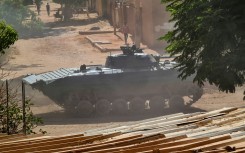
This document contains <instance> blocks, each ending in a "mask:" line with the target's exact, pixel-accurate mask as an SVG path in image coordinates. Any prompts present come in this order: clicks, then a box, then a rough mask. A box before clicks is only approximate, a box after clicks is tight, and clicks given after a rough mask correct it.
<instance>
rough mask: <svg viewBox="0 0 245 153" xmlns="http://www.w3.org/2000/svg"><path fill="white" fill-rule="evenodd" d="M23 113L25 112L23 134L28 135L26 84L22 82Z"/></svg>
mask: <svg viewBox="0 0 245 153" xmlns="http://www.w3.org/2000/svg"><path fill="white" fill-rule="evenodd" d="M22 111H23V133H24V135H26V92H25V83H24V81H22Z"/></svg>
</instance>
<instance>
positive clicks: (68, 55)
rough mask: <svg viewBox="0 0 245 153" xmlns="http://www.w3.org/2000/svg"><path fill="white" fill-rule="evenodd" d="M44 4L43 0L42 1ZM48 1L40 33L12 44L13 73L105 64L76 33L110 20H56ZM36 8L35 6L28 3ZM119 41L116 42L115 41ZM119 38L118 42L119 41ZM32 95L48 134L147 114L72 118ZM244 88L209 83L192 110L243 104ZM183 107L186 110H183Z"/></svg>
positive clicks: (103, 26) (10, 67)
mask: <svg viewBox="0 0 245 153" xmlns="http://www.w3.org/2000/svg"><path fill="white" fill-rule="evenodd" d="M44 4H46V3H45V1H44ZM50 5H51V16H48V15H47V13H46V12H45V5H42V8H41V15H40V18H41V19H42V21H43V22H44V23H46V30H45V32H44V34H43V35H42V36H36V37H32V38H28V39H20V40H18V41H17V42H16V44H15V45H14V46H13V51H12V53H11V54H10V60H9V63H8V64H7V65H6V67H5V68H7V69H8V70H10V71H12V72H13V73H12V74H13V75H12V77H21V76H23V75H26V74H30V73H41V72H46V71H51V70H55V69H58V68H61V67H79V65H81V64H104V62H105V58H106V56H107V55H108V53H101V52H100V51H99V50H97V49H95V48H94V47H93V46H92V45H91V44H90V43H89V42H88V41H87V40H86V39H85V36H83V35H79V33H78V32H79V31H81V30H84V31H86V30H88V29H90V28H91V27H94V26H96V27H100V28H101V29H107V30H108V29H110V28H111V27H110V26H108V25H109V23H107V22H106V21H103V20H96V19H95V18H96V14H91V18H92V19H94V20H91V19H90V20H86V19H87V16H86V15H85V14H82V15H79V16H78V17H76V18H77V19H78V18H79V19H82V20H83V21H79V20H78V21H74V22H69V23H63V22H59V21H57V20H56V19H54V17H53V16H52V14H54V13H55V12H54V11H55V10H56V9H57V8H59V7H60V6H59V5H57V4H54V3H50ZM30 8H31V9H33V10H35V7H34V6H30ZM117 43H118V42H117ZM120 43H122V44H123V41H122V42H119V44H120ZM27 91H29V92H30V93H29V94H28V95H29V96H31V97H32V99H33V102H34V107H33V108H32V110H33V112H34V113H35V114H38V115H39V116H41V117H43V119H44V125H43V126H40V127H39V128H42V129H43V130H46V131H47V132H48V134H50V135H56V134H67V133H77V132H81V131H83V130H87V129H91V128H96V127H101V126H107V125H120V124H123V122H130V121H134V120H138V119H143V118H147V117H149V115H146V116H142V115H139V116H129V115H127V116H119V117H111V116H107V117H103V118H102V117H92V118H84V119H81V118H74V117H71V116H67V114H65V113H64V112H63V110H62V108H60V107H59V106H57V105H56V104H55V103H54V102H53V101H51V100H50V99H49V98H48V97H45V96H43V95H42V94H41V93H40V92H38V91H32V90H31V89H30V88H28V90H27ZM242 92H243V89H242V88H239V89H238V92H237V93H236V94H225V93H219V92H218V90H217V89H215V88H214V87H212V86H206V87H205V94H204V95H203V97H202V98H201V99H200V100H199V101H198V102H197V103H195V104H194V105H193V107H195V108H193V111H202V110H204V111H205V110H214V109H218V108H221V107H227V106H235V107H240V106H245V102H243V101H242ZM184 111H185V110H184Z"/></svg>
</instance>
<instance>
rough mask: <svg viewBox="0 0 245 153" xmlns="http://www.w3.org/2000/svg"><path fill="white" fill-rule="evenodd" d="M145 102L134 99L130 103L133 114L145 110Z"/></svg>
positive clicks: (140, 99)
mask: <svg viewBox="0 0 245 153" xmlns="http://www.w3.org/2000/svg"><path fill="white" fill-rule="evenodd" d="M145 102H146V101H145V100H144V99H143V98H140V97H134V98H133V99H131V101H130V109H131V110H132V111H133V112H143V111H144V110H145Z"/></svg>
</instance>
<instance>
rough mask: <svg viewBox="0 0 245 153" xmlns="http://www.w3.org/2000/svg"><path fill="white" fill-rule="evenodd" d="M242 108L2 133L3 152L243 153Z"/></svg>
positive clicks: (244, 123) (244, 121) (244, 126)
mask: <svg viewBox="0 0 245 153" xmlns="http://www.w3.org/2000/svg"><path fill="white" fill-rule="evenodd" d="M244 117H245V109H242V108H240V109H237V108H223V109H220V110H215V111H211V112H205V113H201V112H198V113H190V114H183V113H178V114H172V115H166V116H161V117H157V118H152V119H147V120H142V121H137V122H134V123H129V124H125V125H124V126H118V127H115V126H111V127H105V128H99V129H94V130H89V131H85V132H83V133H80V134H72V135H63V136H56V137H47V136H46V137H44V136H40V135H39V136H23V135H13V136H6V135H0V152H1V153H15V152H18V153H27V152H30V153H49V152H56V153H75V152H89V153H116V152H120V153H136V152H143V153H197V152H204V153H211V152H212V153H225V152H236V153H245V143H244V142H245V118H244Z"/></svg>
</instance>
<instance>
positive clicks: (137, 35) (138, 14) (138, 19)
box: [134, 0, 142, 48]
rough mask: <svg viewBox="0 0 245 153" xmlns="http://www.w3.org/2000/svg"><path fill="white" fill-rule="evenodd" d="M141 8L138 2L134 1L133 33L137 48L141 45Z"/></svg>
mask: <svg viewBox="0 0 245 153" xmlns="http://www.w3.org/2000/svg"><path fill="white" fill-rule="evenodd" d="M141 29H142V23H141V6H140V0H135V33H134V43H135V45H136V47H137V48H140V43H141V32H142V31H141Z"/></svg>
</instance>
